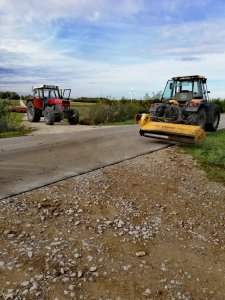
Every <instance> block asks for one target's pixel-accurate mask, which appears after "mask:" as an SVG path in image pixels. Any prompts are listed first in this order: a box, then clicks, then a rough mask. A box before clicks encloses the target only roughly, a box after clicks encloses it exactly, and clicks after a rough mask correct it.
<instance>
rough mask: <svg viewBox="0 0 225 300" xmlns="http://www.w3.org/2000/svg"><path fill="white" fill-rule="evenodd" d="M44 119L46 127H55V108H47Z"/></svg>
mask: <svg viewBox="0 0 225 300" xmlns="http://www.w3.org/2000/svg"><path fill="white" fill-rule="evenodd" d="M44 119H45V124H46V125H53V124H54V123H55V111H54V107H53V106H47V107H46V108H45V110H44Z"/></svg>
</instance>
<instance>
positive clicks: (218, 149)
mask: <svg viewBox="0 0 225 300" xmlns="http://www.w3.org/2000/svg"><path fill="white" fill-rule="evenodd" d="M224 145H225V130H224V129H223V130H218V131H217V132H215V133H211V134H208V135H207V138H206V140H205V141H204V142H202V143H200V144H198V145H183V146H182V148H183V149H185V150H186V151H187V152H188V153H189V154H191V155H192V156H193V157H194V158H195V159H196V160H197V161H198V162H199V163H200V164H201V166H202V167H203V168H204V169H205V170H206V172H207V174H208V177H209V178H211V179H213V180H216V181H221V182H223V183H225V146H224Z"/></svg>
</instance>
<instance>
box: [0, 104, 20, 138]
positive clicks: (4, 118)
mask: <svg viewBox="0 0 225 300" xmlns="http://www.w3.org/2000/svg"><path fill="white" fill-rule="evenodd" d="M23 129H24V128H23V127H22V126H21V125H19V124H18V122H17V121H16V119H15V118H14V114H13V113H11V112H9V109H8V105H7V103H6V102H3V103H1V104H0V133H4V132H10V131H17V130H23Z"/></svg>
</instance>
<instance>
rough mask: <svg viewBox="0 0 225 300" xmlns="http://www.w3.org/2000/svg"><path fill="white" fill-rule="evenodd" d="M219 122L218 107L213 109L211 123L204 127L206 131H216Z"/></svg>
mask: <svg viewBox="0 0 225 300" xmlns="http://www.w3.org/2000/svg"><path fill="white" fill-rule="evenodd" d="M219 122H220V112H219V110H218V109H216V110H215V111H214V116H213V123H210V124H206V126H205V128H206V130H207V131H212V132H214V131H216V130H217V128H218V126H219Z"/></svg>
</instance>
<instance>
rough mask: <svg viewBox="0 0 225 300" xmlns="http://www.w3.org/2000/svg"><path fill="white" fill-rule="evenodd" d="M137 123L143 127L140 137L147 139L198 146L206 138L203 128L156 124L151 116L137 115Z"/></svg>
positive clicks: (163, 123)
mask: <svg viewBox="0 0 225 300" xmlns="http://www.w3.org/2000/svg"><path fill="white" fill-rule="evenodd" d="M135 123H136V124H140V125H141V128H140V135H141V136H146V137H152V138H158V139H166V140H170V141H174V142H179V143H188V144H197V143H199V142H201V141H203V140H204V139H205V137H206V134H205V131H204V130H203V129H202V127H201V126H195V125H185V124H174V123H167V122H154V121H151V119H150V114H137V115H136V117H135Z"/></svg>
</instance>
